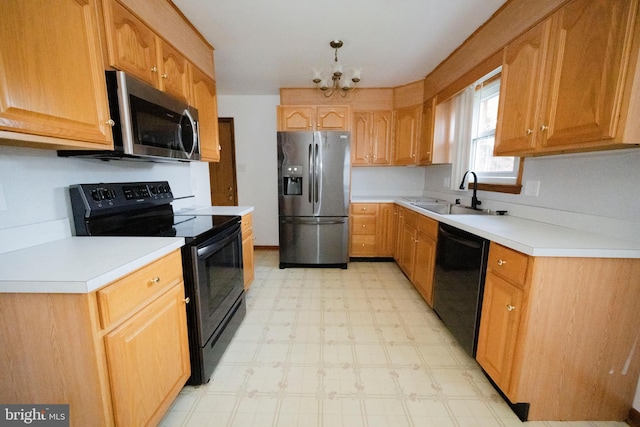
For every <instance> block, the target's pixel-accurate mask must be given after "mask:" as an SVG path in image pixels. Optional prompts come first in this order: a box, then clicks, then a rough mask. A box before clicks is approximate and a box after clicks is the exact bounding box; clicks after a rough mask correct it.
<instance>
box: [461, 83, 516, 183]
mask: <svg viewBox="0 0 640 427" xmlns="http://www.w3.org/2000/svg"><path fill="white" fill-rule="evenodd" d="M497 71H499V70H496V72H494V73H491V74H489V75H488V76H485V77H483V78H482V80H481V81H479V82H477V83H476V84H474V88H473V90H474V97H473V115H472V117H473V119H472V128H471V143H470V146H469V162H468V165H469V169H471V170H473V171H474V172H475V173H476V174H477V175H478V182H481V183H483V184H504V185H515V184H516V182H517V179H518V171H519V166H520V159H519V158H517V157H494V156H493V145H494V142H495V135H496V123H497V119H498V100H499V98H500V73H499V72H497Z"/></svg>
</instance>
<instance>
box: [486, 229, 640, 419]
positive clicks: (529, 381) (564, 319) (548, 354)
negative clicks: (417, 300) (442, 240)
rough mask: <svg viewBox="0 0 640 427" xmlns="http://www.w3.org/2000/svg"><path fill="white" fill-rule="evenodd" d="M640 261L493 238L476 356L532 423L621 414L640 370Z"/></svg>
mask: <svg viewBox="0 0 640 427" xmlns="http://www.w3.org/2000/svg"><path fill="white" fill-rule="evenodd" d="M638 277H640V259H616V258H578V257H575V258H573V257H565V258H562V257H529V256H527V255H524V254H522V253H520V252H517V251H514V250H512V249H509V248H506V247H504V246H501V245H498V244H496V243H494V242H492V243H491V247H490V251H489V258H488V261H487V275H486V283H485V290H484V300H483V304H482V313H481V319H480V332H479V336H478V351H477V355H476V358H477V360H478V362H479V363H480V365H481V366H482V368H483V369H484V370H485V372H486V373H487V374H488V375H489V376H490V377H491V378H492V380H493V381H494V382H495V384H496V385H497V386H498V387H499V388H500V390H502V392H503V393H504V394H505V395H506V396H507V397H508V399H509V400H510V401H511V403H514V404H515V403H528V404H529V414H528V418H529V420H531V421H533V420H555V421H572V420H624V419H626V417H627V415H628V413H629V409H630V407H631V402H633V398H634V394H635V389H636V386H637V382H638V376H639V373H640V358H638V357H635V356H633V355H634V354H635V353H636V352H637V351H638V342H637V335H638V330H640V317H639V316H638V313H637V307H638V306H639V305H640V288H638Z"/></svg>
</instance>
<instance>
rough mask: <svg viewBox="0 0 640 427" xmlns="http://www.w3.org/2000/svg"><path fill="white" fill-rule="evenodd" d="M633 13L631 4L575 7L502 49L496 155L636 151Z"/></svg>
mask: <svg viewBox="0 0 640 427" xmlns="http://www.w3.org/2000/svg"><path fill="white" fill-rule="evenodd" d="M637 9H638V2H637V1H636V0H634V1H624V2H620V1H615V2H611V1H592V0H574V1H572V2H570V3H568V4H567V5H566V6H564V7H562V8H561V9H560V10H558V11H557V12H556V13H555V14H553V15H552V16H551V17H550V18H548V19H547V20H545V21H543V22H541V23H540V24H538V25H537V26H536V27H534V28H532V29H531V30H529V31H528V32H527V33H525V34H524V35H522V36H521V37H519V38H518V39H516V40H515V41H514V42H512V43H510V44H509V45H508V46H507V47H506V48H505V49H504V56H503V69H502V81H501V87H500V106H499V112H498V127H497V129H496V144H495V154H497V155H534V154H539V153H557V152H563V151H584V150H594V149H602V148H615V147H616V146H620V144H622V143H625V142H633V143H638V139H637V136H638V130H637V129H635V130H633V129H630V128H629V125H630V123H629V122H630V120H629V119H630V118H631V117H632V116H634V115H635V116H637V111H635V110H634V111H631V110H630V109H634V108H635V109H637V108H638V107H637V106H636V105H635V104H636V103H632V102H630V100H632V99H634V98H637V93H638V92H637V91H638V89H637V87H636V88H634V87H633V83H634V82H633V77H634V74H633V73H634V72H635V69H636V61H637V50H638V46H637V44H638V40H637V38H638V37H637V32H638V28H637V24H636V19H637ZM634 38H635V39H636V41H635V44H636V46H633V49H632V44H633V43H634ZM636 86H637V84H636ZM633 94H635V95H633Z"/></svg>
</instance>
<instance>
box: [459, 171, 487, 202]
mask: <svg viewBox="0 0 640 427" xmlns="http://www.w3.org/2000/svg"><path fill="white" fill-rule="evenodd" d="M469 174H471V175H473V196H471V208H472V209H478V205H481V204H482V202H481V201H480V200H478V197H477V192H478V175H476V173H475V172H474V171H466V172H465V173H464V176H463V177H462V182H461V183H460V189H461V190H464V180H465V179H466V178H467V175H469Z"/></svg>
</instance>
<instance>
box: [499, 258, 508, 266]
mask: <svg viewBox="0 0 640 427" xmlns="http://www.w3.org/2000/svg"><path fill="white" fill-rule="evenodd" d="M506 263H507V261H504V260H501V259H499V260H498V265H505V264H506Z"/></svg>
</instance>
